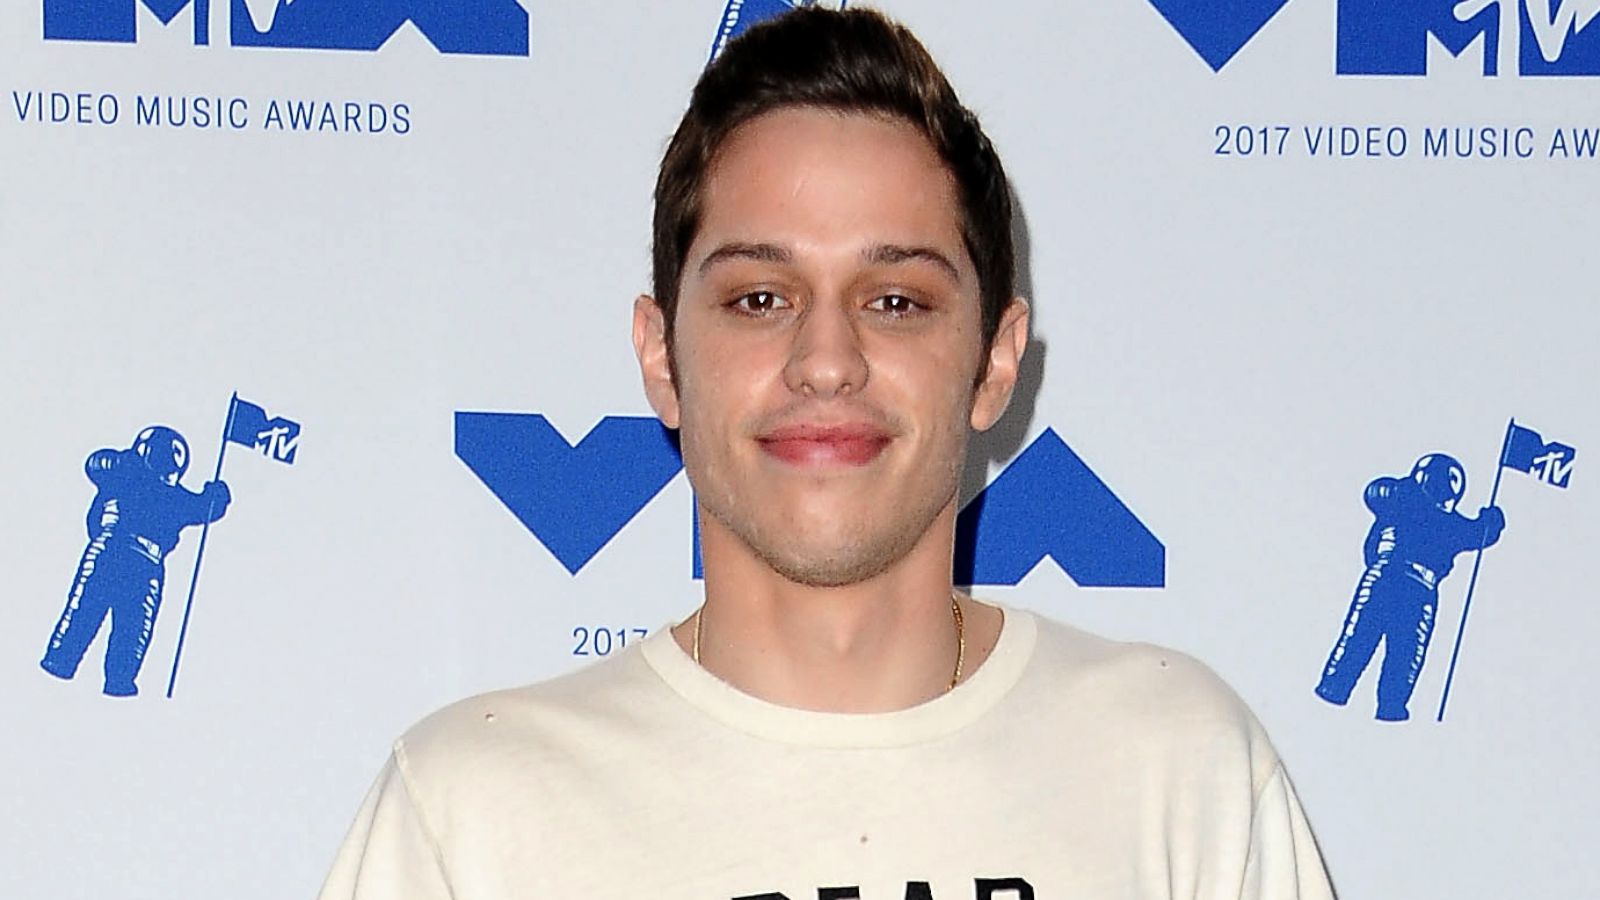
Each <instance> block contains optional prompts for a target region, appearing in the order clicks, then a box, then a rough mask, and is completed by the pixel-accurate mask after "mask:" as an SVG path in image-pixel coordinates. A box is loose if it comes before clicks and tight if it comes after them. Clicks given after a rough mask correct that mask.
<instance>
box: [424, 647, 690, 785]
mask: <svg viewBox="0 0 1600 900" xmlns="http://www.w3.org/2000/svg"><path fill="white" fill-rule="evenodd" d="M658 689H659V688H657V687H656V686H655V684H654V683H653V681H652V679H651V678H650V677H649V676H648V669H647V664H646V663H645V662H644V660H643V658H642V657H641V656H640V655H639V653H638V652H637V650H634V649H633V648H629V649H628V650H626V651H624V652H622V653H619V654H617V655H615V656H612V657H610V658H607V659H605V660H602V661H600V662H597V663H594V664H592V665H590V666H587V667H585V668H582V669H579V670H577V671H574V672H570V673H567V674H565V675H561V676H558V677H556V678H552V679H550V680H548V681H543V682H539V683H537V684H532V685H527V686H524V687H518V688H511V689H507V690H500V691H493V692H490V693H486V694H480V695H477V696H474V697H469V698H467V699H465V700H460V701H457V702H455V703H452V704H450V705H449V706H446V707H444V708H443V709H440V710H438V711H437V712H434V713H433V714H431V715H429V716H427V717H426V718H424V719H422V720H421V721H419V722H417V723H416V724H415V725H413V726H412V727H411V728H409V729H407V730H406V732H405V733H404V734H403V735H401V737H400V738H399V740H397V741H396V742H395V756H396V759H397V762H398V763H399V764H400V766H401V768H402V770H403V772H404V773H405V775H406V776H407V778H408V780H410V781H411V782H412V783H413V784H414V785H417V786H425V785H429V784H433V785H439V784H445V783H451V784H456V785H458V786H465V785H464V782H481V783H483V784H485V785H492V783H493V782H494V781H495V780H496V779H498V778H499V777H501V776H503V775H505V774H507V773H509V772H533V771H542V770H550V769H551V768H552V765H554V764H558V763H561V762H564V761H571V760H572V759H573V756H574V754H578V755H579V756H580V757H581V756H587V755H589V754H590V753H591V752H592V751H593V750H595V749H597V748H601V747H604V746H605V745H606V744H608V743H609V742H611V741H612V740H613V739H614V738H615V737H616V736H617V733H618V732H619V730H625V729H627V728H629V727H631V726H630V725H629V724H628V723H629V722H630V721H631V720H632V719H635V718H637V717H638V715H639V714H640V713H644V714H648V713H649V711H650V710H651V709H652V707H659V705H660V704H659V703H653V702H651V698H650V697H649V694H650V692H651V691H652V690H658Z"/></svg>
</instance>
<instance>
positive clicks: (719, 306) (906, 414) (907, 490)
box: [635, 108, 1025, 585]
mask: <svg viewBox="0 0 1600 900" xmlns="http://www.w3.org/2000/svg"><path fill="white" fill-rule="evenodd" d="M703 200H704V202H703V207H702V221H701V226H700V231H699V234H698V235H697V236H696V238H695V241H694V243H693V244H692V245H691V246H690V248H689V252H688V255H687V259H686V261H685V265H684V274H683V280H682V283H681V286H680V291H679V300H678V312H677V321H676V340H675V346H674V348H673V360H672V362H673V364H674V365H675V368H676V374H677V379H676V384H675V385H673V384H672V381H671V379H670V378H668V377H667V373H666V372H665V370H664V368H663V366H662V365H661V364H660V363H661V361H662V359H663V358H664V356H665V351H664V350H662V349H661V345H660V341H659V337H657V338H656V339H655V344H654V345H653V346H655V347H656V352H655V353H654V354H653V355H652V354H651V353H650V352H648V350H641V360H643V361H644V368H645V380H646V385H647V389H648V390H649V392H650V395H651V400H652V403H653V404H654V405H655V407H656V410H657V412H658V413H660V414H661V416H662V418H663V420H664V421H666V423H667V424H668V425H669V426H676V427H679V428H680V429H681V434H680V437H681V441H682V449H683V457H684V465H685V467H686V468H687V470H688V472H689V477H690V480H691V482H692V483H693V485H694V488H695V492H696V495H697V497H698V500H699V503H700V504H701V507H702V509H703V511H704V512H705V513H706V516H705V517H704V518H703V520H702V522H703V528H705V529H706V540H707V542H708V546H709V545H710V542H711V541H712V539H713V537H721V536H720V535H713V531H714V530H716V529H722V530H725V531H726V533H727V534H728V535H731V536H732V537H734V538H736V539H737V540H739V541H740V542H742V543H743V544H744V545H745V546H746V547H748V548H749V549H750V550H751V551H752V552H754V554H755V555H756V556H758V557H759V558H761V559H762V560H764V561H765V562H766V563H767V564H768V565H769V566H770V567H772V568H773V569H774V570H776V571H777V572H779V573H780V574H782V575H784V576H785V577H787V578H789V579H790V580H792V581H796V582H799V583H802V584H811V585H840V584H850V583H854V582H858V581H861V580H864V579H866V578H869V577H871V576H873V575H876V574H878V573H880V572H882V571H884V570H885V569H886V568H888V567H889V566H890V565H892V564H893V563H894V562H896V561H897V560H899V559H901V558H902V557H904V556H905V555H906V553H908V552H909V551H910V550H911V548H912V547H913V546H915V545H916V543H917V542H918V541H919V540H920V539H921V538H922V537H923V536H924V534H925V533H927V532H928V531H929V528H930V526H931V525H932V524H933V523H934V522H935V520H936V519H938V518H939V517H940V516H950V517H953V516H954V503H955V498H956V491H957V488H958V485H959V481H960V472H961V467H962V461H963V456H964V451H965V447H966V442H967V436H968V429H969V428H970V427H973V426H976V427H979V428H986V427H988V426H989V425H990V424H992V423H993V421H994V419H995V418H997V417H998V415H999V413H1000V411H1001V409H1003V408H1004V405H1005V401H1006V399H1007V397H1008V395H1009V391H1010V386H1011V379H1013V378H1014V375H1015V365H1014V360H1013V361H1012V364H1010V365H1007V364H1005V363H1004V362H1002V364H1001V365H1000V366H998V367H992V369H991V372H990V374H989V375H988V376H987V377H986V378H985V382H984V384H980V386H979V387H978V389H977V390H976V391H975V390H974V384H975V382H976V381H977V379H978V375H979V372H980V368H981V367H982V364H983V362H984V357H983V353H982V347H981V346H980V341H981V338H980V308H979V290H978V278H977V273H976V271H975V270H974V268H973V265H972V261H971V260H970V259H969V257H968V255H967V252H966V250H965V247H964V244H963V241H962V239H961V231H960V219H959V208H958V206H957V201H956V194H955V185H954V182H953V181H952V179H951V177H950V175H949V174H948V172H947V171H946V169H945V168H944V166H943V164H942V163H941V162H940V160H939V158H938V156H937V154H936V153H935V151H934V149H933V147H932V146H931V145H930V144H929V143H928V142H927V140H926V139H925V138H923V137H922V136H921V134H919V133H918V132H917V131H916V130H915V129H914V128H912V127H911V126H910V125H907V124H905V123H901V122H897V121H893V120H889V119H885V118H880V117H875V116H867V115H859V114H843V113H836V112H829V111H822V110H814V109H798V108H797V109H785V110H780V111H776V112H772V113H768V114H766V115H763V116H761V117H759V118H756V119H754V120H752V121H750V122H748V123H746V124H745V125H744V126H742V127H741V128H739V129H738V130H737V131H735V132H734V133H733V134H732V135H731V136H730V137H729V138H728V140H727V141H726V143H725V144H724V145H723V147H722V149H721V152H720V153H719V154H718V156H717V159H716V161H715V163H714V164H713V167H712V169H711V171H710V173H709V174H708V178H707V182H706V188H705V194H704V198H703ZM1016 306H1021V304H1017V305H1016ZM652 308H654V304H653V303H652V302H650V301H648V300H647V299H645V300H642V301H641V303H640V305H639V311H638V313H637V314H636V322H635V340H636V343H638V342H639V341H640V340H641V338H640V328H641V327H644V328H645V330H646V331H647V332H651V331H652V326H651V318H650V317H651V309H652ZM1010 312H1011V313H1012V315H1010V316H1008V321H1014V320H1015V319H1016V318H1018V317H1020V316H1023V314H1022V313H1020V312H1019V311H1018V310H1017V309H1016V308H1013V310H1011V311H1010ZM641 317H643V318H642V319H641ZM659 317H660V314H659V309H658V308H656V309H655V313H654V318H655V321H654V326H653V328H654V330H653V332H652V333H654V334H657V335H659V332H660V325H661V323H660V322H659ZM1023 329H1024V331H1025V323H1024V325H1023ZM645 343H646V344H649V343H650V341H649V340H648V339H647V340H646V341H645ZM1013 343H1015V342H1013ZM641 346H644V345H641ZM1020 349H1021V345H1020V344H1017V345H1016V350H1017V353H1018V354H1019V355H1020ZM651 359H654V360H655V364H654V365H652V364H651V362H650V361H649V360H651ZM994 368H997V369H998V371H994V370H993V369H994ZM991 381H994V382H996V383H994V384H990V383H989V382H991Z"/></svg>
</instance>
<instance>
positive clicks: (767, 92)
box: [651, 7, 1016, 371]
mask: <svg viewBox="0 0 1600 900" xmlns="http://www.w3.org/2000/svg"><path fill="white" fill-rule="evenodd" d="M796 106H798V107H812V108H817V109H826V110H834V111H838V112H849V113H867V114H872V115H882V116H888V117H890V118H893V119H897V120H900V121H904V122H906V123H908V124H910V125H911V126H912V127H914V128H916V129H917V131H919V132H920V133H921V134H922V135H923V136H924V137H926V138H927V139H928V142H929V143H930V144H932V145H933V148H934V150H935V151H936V152H937V153H938V155H939V158H940V160H941V161H943V163H944V165H945V168H946V169H948V170H949V172H950V175H951V176H952V178H953V179H954V181H955V185H956V198H957V203H958V204H959V206H960V215H961V237H962V240H963V242H964V243H965V245H966V250H967V254H968V255H969V256H970V257H971V258H972V262H973V266H974V267H975V268H976V269H977V272H978V289H979V295H980V300H981V304H982V338H983V344H982V345H983V347H984V351H985V355H987V351H988V348H989V346H990V345H991V344H992V343H993V341H994V336H995V333H996V332H997V331H998V330H999V327H1000V316H1001V314H1002V313H1003V312H1004V310H1005V308H1006V304H1007V303H1008V302H1009V301H1010V299H1011V297H1012V295H1013V292H1014V287H1015V282H1016V271H1015V267H1016V250H1015V248H1014V246H1013V244H1012V236H1011V193H1010V187H1009V185H1008V184H1007V182H1006V175H1005V170H1004V168H1002V167H1001V165H1000V157H999V155H998V154H997V153H995V150H994V146H993V145H992V144H991V143H990V142H989V138H988V136H987V135H985V134H984V133H983V128H982V127H981V126H980V125H979V124H978V117H977V116H975V115H973V113H972V111H971V110H969V109H967V108H966V107H965V106H962V105H961V101H960V99H959V98H958V97H957V96H956V92H955V89H954V88H952V87H951V86H950V82H949V81H947V80H946V79H945V77H944V73H943V72H941V71H940V70H939V66H938V64H936V63H935V62H934V61H933V57H932V56H930V55H929V54H928V51H927V48H925V47H923V46H922V43H921V42H920V41H918V40H917V38H916V36H914V35H913V34H912V33H911V32H910V31H909V30H908V29H907V28H906V27H905V26H903V25H899V24H897V23H895V22H892V21H890V20H889V19H887V18H885V17H884V16H883V15H882V14H880V13H877V12H874V11H872V10H866V9H846V10H842V11H838V10H828V9H823V8H820V7H801V8H797V9H794V10H792V11H790V12H786V13H784V14H782V15H780V16H777V17H775V18H773V19H771V20H769V21H766V22H762V23H761V24H759V25H755V26H753V27H751V28H750V29H749V30H748V31H746V32H745V33H744V34H742V35H740V36H739V37H738V38H735V39H734V40H733V41H731V42H730V43H729V44H728V45H727V47H726V49H725V50H724V51H723V52H722V54H721V55H720V56H718V57H717V59H716V60H714V61H713V62H712V63H711V65H709V66H708V67H707V68H706V70H705V72H703V73H702V74H701V76H700V80H699V82H698V83H696V84H695V87H694V93H693V95H692V96H691V98H690V101H689V109H688V111H687V112H685V113H684V114H683V119H682V121H680V122H679V123H678V130H677V131H676V132H675V133H674V134H673V136H672V141H671V142H670V143H669V144H668V145H667V152H666V155H665V156H664V157H663V158H662V160H661V171H660V173H659V175H658V176H657V179H656V193H655V218H654V223H653V229H654V244H653V249H652V254H651V257H652V259H651V263H652V273H651V280H652V288H653V290H654V292H655V298H656V302H657V303H659V304H660V305H661V309H662V312H663V314H664V317H665V319H666V338H667V344H668V347H671V345H672V335H673V320H674V319H675V317H676V313H677V307H678V288H679V285H680V283H681V281H682V276H683V267H684V264H685V262H686V261H687V258H688V254H689V245H690V244H692V243H693V242H694V239H695V235H696V234H697V233H698V232H699V230H700V219H701V204H702V202H703V201H702V198H703V195H704V191H705V181H706V176H707V173H708V172H709V170H710V168H711V164H712V162H713V161H714V159H715V158H716V154H717V152H718V150H719V149H721V147H722V144H723V142H724V141H726V140H727V139H728V136H729V135H730V134H732V133H733V132H734V130H735V129H737V128H738V127H739V126H740V125H743V124H744V123H746V122H748V121H750V120H751V119H754V118H756V117H758V116H760V115H762V114H764V113H768V112H771V111H773V110H777V109H782V108H786V107H796ZM983 368H987V363H986V362H985V364H984V365H983V366H982V367H980V371H981V369H983Z"/></svg>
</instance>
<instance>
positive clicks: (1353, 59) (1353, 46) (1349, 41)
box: [1150, 0, 1600, 76]
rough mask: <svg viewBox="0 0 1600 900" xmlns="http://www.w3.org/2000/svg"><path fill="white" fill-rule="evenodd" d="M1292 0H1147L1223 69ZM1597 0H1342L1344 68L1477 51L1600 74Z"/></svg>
mask: <svg viewBox="0 0 1600 900" xmlns="http://www.w3.org/2000/svg"><path fill="white" fill-rule="evenodd" d="M1288 2H1289V0H1229V2H1218V0H1150V5H1151V6H1153V7H1155V9H1156V11H1158V12H1160V13H1161V15H1162V16H1163V17H1164V18H1165V19H1166V20H1167V21H1168V23H1170V24H1171V25H1172V27H1173V28H1174V29H1176V30H1177V32H1178V34H1179V35H1181V36H1182V37H1183V39H1184V40H1185V41H1187V42H1188V44H1189V46H1190V47H1192V48H1193V49H1194V51H1195V52H1196V53H1198V54H1199V55H1200V57H1201V59H1204V60H1205V61H1206V64H1207V65H1209V66H1210V67H1211V68H1212V70H1213V71H1221V69H1222V67H1223V66H1225V65H1227V64H1228V62H1229V61H1230V60H1232V59H1233V57H1234V56H1235V55H1237V54H1238V52H1239V51H1240V50H1241V49H1243V48H1244V46H1245V45H1246V44H1248V43H1249V42H1250V41H1251V40H1252V39H1254V38H1255V36H1256V35H1257V34H1259V33H1260V32H1261V30H1262V29H1264V28H1265V27H1266V26H1267V23H1268V22H1269V21H1271V19H1272V17H1273V16H1275V15H1277V13H1278V11H1279V10H1281V9H1282V8H1283V7H1284V6H1286V5H1288ZM1597 18H1600V0H1339V7H1338V22H1339V24H1338V40H1337V48H1338V49H1337V65H1336V68H1337V71H1338V73H1339V74H1340V75H1426V74H1428V58H1429V55H1430V53H1431V54H1441V53H1448V54H1449V55H1450V56H1452V57H1461V56H1463V55H1465V54H1468V53H1471V52H1474V51H1475V52H1477V53H1478V54H1479V56H1480V58H1481V59H1482V71H1483V74H1484V75H1512V74H1518V75H1528V76H1538V75H1600V26H1595V27H1591V26H1592V25H1593V23H1594V22H1595V20H1596V19H1597Z"/></svg>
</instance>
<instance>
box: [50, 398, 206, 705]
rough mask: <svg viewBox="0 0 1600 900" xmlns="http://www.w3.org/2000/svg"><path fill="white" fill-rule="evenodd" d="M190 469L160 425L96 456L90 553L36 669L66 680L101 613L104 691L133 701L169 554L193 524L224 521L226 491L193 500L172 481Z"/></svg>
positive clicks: (179, 440) (179, 438)
mask: <svg viewBox="0 0 1600 900" xmlns="http://www.w3.org/2000/svg"><path fill="white" fill-rule="evenodd" d="M188 467H189V444H188V442H187V441H185V440H184V439H183V435H181V434H179V433H178V432H176V431H174V430H172V429H171V428H167V427H165V426H162V425H152V426H150V427H149V428H146V429H144V430H143V431H141V432H139V436H138V437H137V438H135V439H134V442H133V446H132V447H129V448H128V449H126V450H109V449H108V450H96V451H95V452H93V453H91V454H89V459H88V461H87V462H85V463H84V471H85V473H86V474H88V476H89V480H90V481H92V482H94V484H95V488H96V491H95V495H94V502H93V503H91V504H90V505H89V514H88V517H87V521H86V524H87V526H88V531H89V545H88V546H87V547H85V548H84V550H83V558H82V559H81V560H80V561H79V562H78V572H77V577H75V578H74V579H73V582H72V589H71V590H70V591H69V592H68V593H67V607H66V609H65V610H63V611H62V613H61V619H60V620H59V621H58V622H56V628H55V631H54V632H53V633H52V634H51V635H50V645H49V647H48V648H47V649H46V650H45V653H44V659H43V660H41V661H40V663H39V665H40V666H42V667H43V668H44V670H45V671H46V672H49V673H50V674H51V675H55V676H56V677H58V678H72V677H73V676H74V675H75V674H77V671H78V663H80V662H81V661H82V660H83V654H84V651H85V650H87V649H88V647H89V642H90V641H92V640H94V636H95V633H96V632H98V631H99V630H100V624H101V623H102V622H104V621H105V618H106V615H107V614H109V615H110V616H111V637H110V639H109V640H108V641H107V642H106V659H105V675H106V680H105V693H107V694H108V695H110V696H113V697H131V696H133V695H135V694H137V693H138V692H139V688H138V687H137V686H136V685H135V684H134V679H136V678H138V677H139V667H140V666H141V665H143V664H144V654H145V650H146V649H147V648H148V647H149V646H150V635H151V632H152V631H153V630H154V628H155V622H156V613H157V612H158V611H159V610H160V608H161V586H162V584H163V582H164V581H165V576H166V565H165V560H166V558H167V554H168V553H171V552H172V548H173V547H174V546H176V545H177V543H178V534H179V532H181V531H183V529H184V528H186V527H188V526H190V525H200V524H203V523H206V522H215V521H216V520H218V519H220V518H222V514H223V513H224V512H226V511H227V509H228V502H229V500H230V499H231V497H230V495H229V493H228V486H227V485H226V484H225V483H223V482H221V481H213V482H210V483H208V484H207V485H206V486H205V489H204V490H202V491H200V492H199V493H194V492H193V491H190V490H189V489H187V488H185V487H183V486H182V485H180V484H179V483H178V481H179V479H181V478H182V477H183V473H184V471H185V470H186V469H188Z"/></svg>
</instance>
